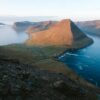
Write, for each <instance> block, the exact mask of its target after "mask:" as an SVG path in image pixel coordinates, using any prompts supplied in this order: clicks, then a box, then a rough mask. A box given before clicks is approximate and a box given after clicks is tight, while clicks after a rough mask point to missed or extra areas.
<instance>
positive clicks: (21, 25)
mask: <svg viewBox="0 0 100 100" xmlns="http://www.w3.org/2000/svg"><path fill="white" fill-rule="evenodd" d="M36 24H37V23H36V22H29V21H22V22H15V23H14V24H13V28H14V29H15V31H17V32H23V31H26V30H27V28H28V27H30V26H33V25H36Z"/></svg>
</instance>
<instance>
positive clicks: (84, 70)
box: [59, 36, 100, 87]
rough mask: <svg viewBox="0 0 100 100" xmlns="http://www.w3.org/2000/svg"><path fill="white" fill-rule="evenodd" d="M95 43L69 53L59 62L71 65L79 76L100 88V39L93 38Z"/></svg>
mask: <svg viewBox="0 0 100 100" xmlns="http://www.w3.org/2000/svg"><path fill="white" fill-rule="evenodd" d="M91 38H92V39H93V40H94V43H93V44H92V45H91V46H89V47H87V48H84V49H81V50H78V51H71V52H70V51H69V52H66V53H65V54H64V55H62V56H60V57H59V60H60V61H62V62H64V63H65V64H66V65H69V67H70V68H72V69H73V70H74V71H75V72H76V73H77V74H78V75H80V76H81V77H83V78H84V79H86V80H87V81H89V82H91V83H93V84H95V85H96V86H99V87H100V38H99V37H94V36H93V37H92V36H91Z"/></svg>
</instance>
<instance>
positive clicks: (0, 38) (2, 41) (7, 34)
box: [0, 25, 28, 45]
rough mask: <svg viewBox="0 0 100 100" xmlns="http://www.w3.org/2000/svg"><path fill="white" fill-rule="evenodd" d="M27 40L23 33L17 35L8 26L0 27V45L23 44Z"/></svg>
mask: <svg viewBox="0 0 100 100" xmlns="http://www.w3.org/2000/svg"><path fill="white" fill-rule="evenodd" d="M27 39H28V34H26V33H25V32H23V33H17V32H16V31H15V30H14V29H13V28H12V26H10V25H0V45H8V44H14V43H23V42H25V41H26V40H27Z"/></svg>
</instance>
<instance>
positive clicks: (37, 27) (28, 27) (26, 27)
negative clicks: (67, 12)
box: [13, 21, 56, 33]
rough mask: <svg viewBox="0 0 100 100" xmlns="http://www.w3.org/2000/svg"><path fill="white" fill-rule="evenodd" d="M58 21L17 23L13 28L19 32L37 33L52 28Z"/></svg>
mask: <svg viewBox="0 0 100 100" xmlns="http://www.w3.org/2000/svg"><path fill="white" fill-rule="evenodd" d="M54 23H56V21H42V22H29V21H22V22H15V23H14V25H13V28H14V29H15V31H17V32H25V31H26V32H27V33H31V32H37V31H42V30H45V29H48V28H49V27H50V26H52V25H53V24H54Z"/></svg>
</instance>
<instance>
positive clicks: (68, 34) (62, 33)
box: [26, 19, 93, 48]
mask: <svg viewBox="0 0 100 100" xmlns="http://www.w3.org/2000/svg"><path fill="white" fill-rule="evenodd" d="M92 42H93V41H92V39H90V38H89V37H87V36H86V35H85V34H84V33H83V32H82V31H81V30H80V29H79V28H78V27H77V26H76V25H75V24H74V23H73V22H72V21H71V20H69V19H65V20H62V21H60V22H58V23H57V24H55V25H53V26H52V27H50V28H49V29H48V30H44V31H40V32H36V33H34V34H31V36H30V39H29V40H28V41H27V42H26V43H27V44H28V45H66V46H69V47H76V48H78V47H79V48H81V47H85V46H87V45H89V44H91V43H92Z"/></svg>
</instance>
